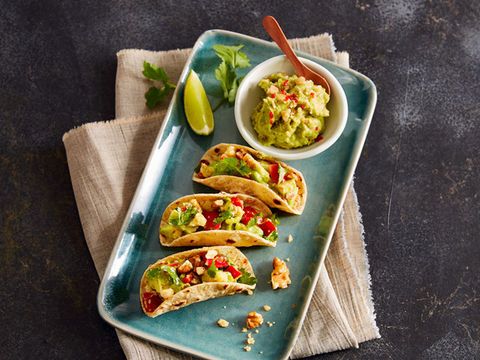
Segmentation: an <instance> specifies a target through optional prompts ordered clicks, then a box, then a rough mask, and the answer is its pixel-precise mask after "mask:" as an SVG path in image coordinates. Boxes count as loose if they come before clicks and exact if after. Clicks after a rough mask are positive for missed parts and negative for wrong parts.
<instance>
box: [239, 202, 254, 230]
mask: <svg viewBox="0 0 480 360" xmlns="http://www.w3.org/2000/svg"><path fill="white" fill-rule="evenodd" d="M243 211H244V213H243V216H242V219H241V220H240V222H241V223H242V224H244V225H247V224H248V222H249V221H250V220H251V219H252V218H253V217H254V216H255V215H257V210H255V209H254V208H253V207H251V206H245V208H244V209H243Z"/></svg>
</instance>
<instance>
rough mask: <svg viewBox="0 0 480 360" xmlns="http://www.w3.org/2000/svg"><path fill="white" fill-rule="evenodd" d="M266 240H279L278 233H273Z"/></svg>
mask: <svg viewBox="0 0 480 360" xmlns="http://www.w3.org/2000/svg"><path fill="white" fill-rule="evenodd" d="M265 240H268V241H271V242H275V241H277V240H278V232H276V231H272V232H271V233H270V234H269V235H268V236H267V237H266V238H265Z"/></svg>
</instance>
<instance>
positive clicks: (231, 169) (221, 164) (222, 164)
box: [211, 158, 253, 176]
mask: <svg viewBox="0 0 480 360" xmlns="http://www.w3.org/2000/svg"><path fill="white" fill-rule="evenodd" d="M211 166H212V167H213V170H214V175H239V176H248V175H249V174H250V173H251V172H252V171H253V170H252V169H250V168H249V167H248V165H247V164H246V163H245V161H243V160H238V159H237V158H225V159H222V160H219V161H215V162H213V163H212V165H211Z"/></svg>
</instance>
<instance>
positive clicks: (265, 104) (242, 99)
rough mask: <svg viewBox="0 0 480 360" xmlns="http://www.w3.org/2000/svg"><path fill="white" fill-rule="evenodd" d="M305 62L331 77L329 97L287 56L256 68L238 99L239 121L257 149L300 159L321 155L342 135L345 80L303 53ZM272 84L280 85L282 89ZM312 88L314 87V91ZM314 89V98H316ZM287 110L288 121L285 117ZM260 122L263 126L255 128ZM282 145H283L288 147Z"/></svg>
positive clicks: (279, 57) (248, 76)
mask: <svg viewBox="0 0 480 360" xmlns="http://www.w3.org/2000/svg"><path fill="white" fill-rule="evenodd" d="M300 61H302V62H303V63H304V64H305V65H307V66H308V67H309V68H310V69H312V70H314V71H316V72H317V73H319V74H321V75H322V76H323V77H324V78H325V79H326V80H327V81H328V84H329V85H330V97H329V98H327V97H326V96H327V94H324V90H322V89H321V88H319V87H318V88H316V87H315V88H314V86H316V85H314V84H311V83H308V82H307V81H305V83H303V84H302V83H301V82H302V80H303V79H301V78H300V76H295V75H294V74H295V69H294V68H293V66H292V64H291V63H290V61H288V59H287V58H286V57H285V56H284V55H280V56H276V57H273V58H270V59H268V60H266V61H264V62H262V63H260V64H258V65H257V66H255V67H254V68H253V69H252V70H250V71H249V72H248V74H247V75H245V77H244V78H243V80H242V82H241V83H240V86H239V87H238V91H237V96H236V98H235V111H234V113H235V122H236V124H237V128H238V131H239V132H240V134H241V135H242V137H243V139H244V140H245V141H246V142H247V143H248V144H249V145H250V146H251V147H253V148H254V149H256V150H258V151H261V152H263V153H265V154H267V155H270V156H272V157H274V158H276V159H281V160H300V159H307V158H309V157H312V156H316V155H318V154H320V153H322V152H323V151H325V150H327V149H328V148H329V147H330V146H332V145H333V144H334V143H335V142H336V141H337V140H338V139H339V138H340V136H341V135H342V133H343V130H344V129H345V125H346V124H347V118H348V102H347V97H346V96H345V91H344V90H343V87H342V85H340V82H339V81H338V80H337V78H336V77H335V76H334V75H333V74H332V73H331V72H330V71H329V70H327V68H325V67H323V66H322V65H320V64H319V63H317V62H314V61H311V60H308V59H305V58H303V57H302V58H300ZM322 61H323V60H320V59H319V62H322ZM325 65H328V63H326V64H325ZM337 71H340V70H337ZM272 76H277V77H278V78H274V77H272ZM280 78H282V80H280ZM286 80H288V82H287V83H285V81H286ZM297 82H298V84H297ZM259 84H262V86H264V88H261V87H260V86H259ZM283 84H285V85H283ZM271 85H275V88H277V89H278V92H275V91H276V90H275V88H273V87H272V88H271ZM287 85H288V89H285V87H286V86H287ZM310 86H312V90H313V91H309V90H310V89H309V87H310ZM269 90H270V91H269ZM282 90H283V91H284V92H285V93H284V94H283V93H282ZM312 92H313V93H314V96H313V97H310V96H311V93H312ZM267 93H268V94H267ZM273 94H275V95H273ZM322 94H323V95H322ZM305 95H306V96H307V97H306V98H305V97H304V96H305ZM272 96H274V97H272ZM287 97H288V99H287ZM282 99H283V100H286V101H285V102H282V101H281V100H282ZM302 106H303V109H302ZM270 111H271V112H272V115H273V116H271V115H270ZM282 111H285V112H284V115H285V119H287V121H284V120H283V119H284V116H282ZM289 112H290V113H289ZM252 118H254V120H253V119H252ZM271 119H272V124H270V121H271ZM301 119H303V120H301ZM252 120H253V121H252ZM299 120H300V121H299ZM257 122H258V124H259V125H260V126H258V125H257V129H258V130H257V129H255V125H256V123H257ZM317 128H318V129H317ZM270 132H272V134H270ZM261 137H262V139H261ZM287 141H288V142H287ZM278 143H280V144H282V143H283V144H282V145H283V147H280V146H282V145H280V146H279V145H277V144H278ZM267 144H270V145H267Z"/></svg>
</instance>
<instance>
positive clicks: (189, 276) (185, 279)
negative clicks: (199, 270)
mask: <svg viewBox="0 0 480 360" xmlns="http://www.w3.org/2000/svg"><path fill="white" fill-rule="evenodd" d="M192 279H193V274H192V273H190V274H187V275H185V277H183V278H182V282H183V283H184V284H190V283H191V282H192Z"/></svg>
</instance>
